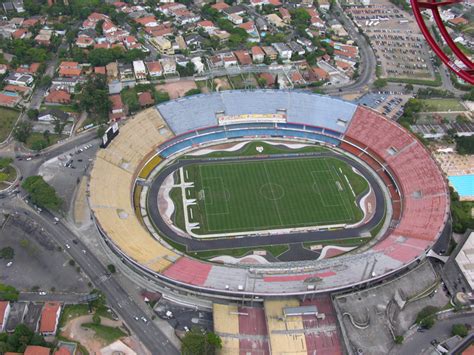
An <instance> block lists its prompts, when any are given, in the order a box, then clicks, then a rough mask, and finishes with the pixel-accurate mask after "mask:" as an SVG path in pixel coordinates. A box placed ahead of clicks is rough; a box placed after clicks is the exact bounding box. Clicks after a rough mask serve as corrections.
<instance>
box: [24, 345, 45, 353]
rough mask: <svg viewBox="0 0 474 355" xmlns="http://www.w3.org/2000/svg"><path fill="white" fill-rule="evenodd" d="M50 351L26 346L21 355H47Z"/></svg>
mask: <svg viewBox="0 0 474 355" xmlns="http://www.w3.org/2000/svg"><path fill="white" fill-rule="evenodd" d="M50 351H51V349H50V348H46V347H44V346H38V345H28V346H27V347H26V349H25V352H24V353H23V355H49V354H50Z"/></svg>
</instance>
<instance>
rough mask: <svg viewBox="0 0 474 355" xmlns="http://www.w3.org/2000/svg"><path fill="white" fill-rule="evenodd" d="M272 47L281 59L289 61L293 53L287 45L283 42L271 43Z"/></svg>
mask: <svg viewBox="0 0 474 355" xmlns="http://www.w3.org/2000/svg"><path fill="white" fill-rule="evenodd" d="M273 47H274V48H275V49H276V51H277V52H278V56H279V57H280V59H281V60H284V61H289V60H290V59H291V56H292V55H293V51H292V50H291V48H290V47H288V45H286V44H285V43H281V42H279V43H273Z"/></svg>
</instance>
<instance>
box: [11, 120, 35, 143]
mask: <svg viewBox="0 0 474 355" xmlns="http://www.w3.org/2000/svg"><path fill="white" fill-rule="evenodd" d="M30 134H31V123H29V122H25V121H21V122H19V123H18V124H17V125H16V126H15V129H14V130H13V137H15V139H16V140H17V141H19V142H22V143H26V140H27V139H28V138H29V137H30Z"/></svg>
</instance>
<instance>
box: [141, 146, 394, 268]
mask: <svg viewBox="0 0 474 355" xmlns="http://www.w3.org/2000/svg"><path fill="white" fill-rule="evenodd" d="M306 156H310V157H311V156H314V157H333V158H337V159H340V160H343V161H345V162H346V163H348V164H350V165H352V166H353V167H355V168H356V169H357V170H359V172H360V173H361V174H362V175H363V176H364V177H365V178H366V179H367V181H368V182H369V184H370V185H371V186H372V188H373V190H374V193H375V199H376V206H377V208H376V211H375V214H374V216H373V217H372V219H371V220H370V221H368V222H367V223H366V224H364V225H362V226H360V227H356V228H351V229H343V230H337V231H311V232H297V233H289V234H278V235H270V236H265V237H264V238H259V237H239V238H237V239H235V238H232V239H227V238H221V239H214V240H206V239H204V240H198V239H192V238H185V237H182V236H179V235H178V234H176V232H175V231H173V230H172V229H171V228H170V227H169V225H168V224H167V223H166V222H165V221H164V220H163V218H162V217H161V215H160V212H159V209H158V199H157V198H156V196H158V191H159V189H160V186H161V185H162V183H163V181H164V180H165V179H166V177H167V176H168V175H170V174H171V173H173V172H174V171H176V170H177V169H179V168H181V167H185V166H187V165H189V164H211V163H212V164H216V162H218V163H229V162H233V161H242V160H243V159H242V157H240V158H227V159H219V160H218V161H215V160H212V161H210V160H209V159H189V160H186V159H183V160H179V161H175V162H174V163H173V164H171V165H169V166H168V167H166V168H164V169H163V170H162V171H161V172H160V174H158V175H157V177H156V178H155V179H154V180H153V182H152V184H151V186H150V189H149V192H148V196H149V197H150V196H151V197H152V198H147V210H148V216H149V217H150V219H151V221H152V223H153V224H154V225H155V227H156V228H157V229H158V230H160V231H161V233H163V234H164V235H165V236H167V237H168V238H170V239H172V240H173V241H174V242H176V243H180V244H183V245H186V247H187V250H188V252H191V251H200V250H215V249H228V248H238V247H242V246H246V247H258V246H260V245H274V244H291V243H301V242H308V241H320V240H328V239H349V238H354V237H355V236H358V235H360V234H362V233H366V232H369V231H370V230H371V229H372V228H374V227H375V226H376V225H377V224H378V223H379V222H380V221H381V220H382V219H383V216H384V208H380V206H385V200H384V195H383V191H382V188H381V187H380V186H379V184H378V183H377V181H376V180H375V177H374V176H373V175H372V174H371V173H370V172H369V171H368V170H367V169H366V168H365V167H364V166H362V165H361V164H359V163H358V162H356V161H354V160H352V159H350V158H348V157H346V156H343V155H339V154H336V153H330V152H325V153H315V154H311V155H306ZM298 158H301V157H299V156H290V157H278V156H273V157H271V158H265V159H267V160H268V159H298ZM247 159H248V160H261V159H262V158H261V157H252V158H247ZM242 234H245V233H242ZM315 256H316V257H317V255H315ZM285 259H286V261H290V260H291V256H290V255H288V253H286V254H285ZM292 260H299V259H298V258H297V255H295V258H294V259H292Z"/></svg>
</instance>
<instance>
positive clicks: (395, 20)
mask: <svg viewBox="0 0 474 355" xmlns="http://www.w3.org/2000/svg"><path fill="white" fill-rule="evenodd" d="M346 12H347V13H349V14H351V16H352V18H353V19H354V21H355V23H356V24H357V25H358V27H359V28H361V29H362V30H363V32H364V33H365V34H366V35H367V36H368V37H369V38H370V43H371V45H372V48H373V49H374V52H375V55H376V56H377V62H378V64H379V65H380V68H381V73H380V74H381V76H382V77H385V78H389V77H392V78H393V77H396V78H414V77H416V78H417V79H425V80H433V79H434V78H435V76H434V68H433V64H432V62H431V58H430V54H429V53H430V52H429V51H428V47H427V45H426V41H425V39H424V37H423V36H422V34H421V33H420V31H419V29H418V27H417V25H416V22H415V20H414V18H413V17H412V16H411V15H408V14H407V13H405V12H403V11H402V10H400V9H398V8H397V7H396V6H395V5H393V4H391V3H390V2H389V1H388V0H378V1H376V2H375V3H371V5H369V6H364V7H362V6H354V7H350V8H348V9H347V10H346Z"/></svg>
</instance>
